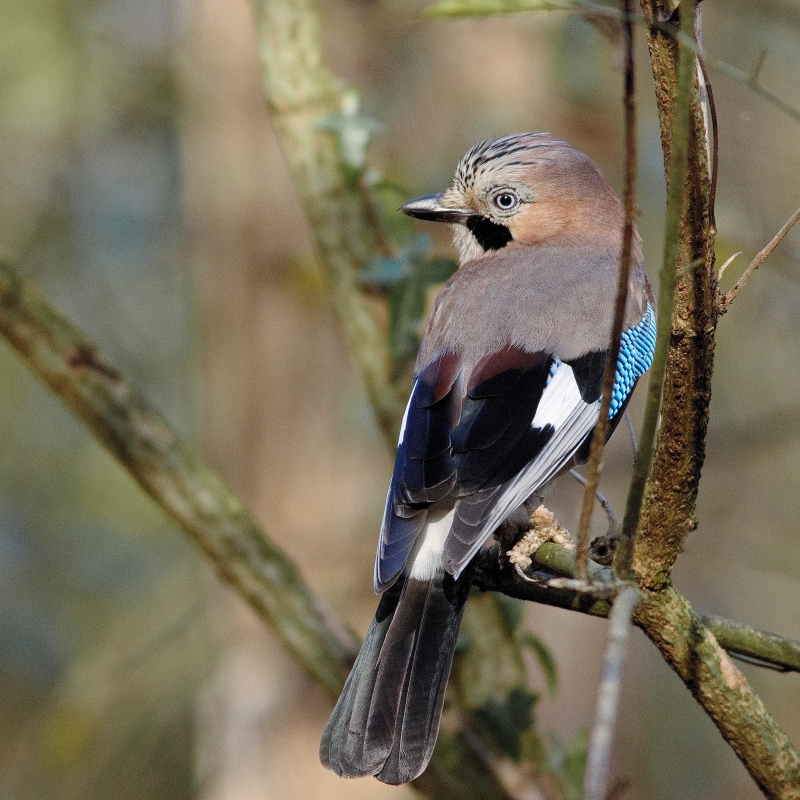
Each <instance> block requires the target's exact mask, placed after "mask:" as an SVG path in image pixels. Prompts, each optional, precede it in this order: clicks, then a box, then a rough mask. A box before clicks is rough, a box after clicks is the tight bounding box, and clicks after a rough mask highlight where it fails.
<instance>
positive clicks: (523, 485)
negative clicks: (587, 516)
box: [453, 363, 600, 578]
mask: <svg viewBox="0 0 800 800" xmlns="http://www.w3.org/2000/svg"><path fill="white" fill-rule="evenodd" d="M599 413H600V401H599V400H597V401H596V402H594V403H585V402H584V401H583V399H582V398H581V393H580V390H579V389H578V384H577V383H576V381H575V376H574V374H573V372H572V367H570V366H569V364H564V363H561V364H559V365H558V368H557V369H556V371H555V374H554V375H553V377H552V378H551V380H550V382H549V383H548V384H547V386H546V387H545V390H544V392H543V393H542V399H541V400H540V401H539V405H538V406H537V408H536V414H535V415H534V418H533V423H532V425H533V427H536V428H540V427H544V426H545V425H548V424H549V425H552V426H553V427H554V428H555V429H556V430H555V433H554V434H553V436H552V437H551V438H550V441H548V442H547V444H546V445H545V446H544V447H543V448H542V450H541V452H540V453H539V455H538V456H536V458H535V459H534V460H533V461H532V462H531V463H530V464H528V465H527V466H526V467H525V468H524V469H522V470H521V471H520V472H519V473H518V474H517V475H516V476H515V477H514V478H513V479H512V480H511V482H510V483H509V485H508V487H507V488H506V489H505V491H504V492H503V493H502V494H501V495H500V496H499V497H498V498H497V500H496V501H495V503H494V504H493V505H492V507H491V511H490V513H489V516H488V517H487V518H486V520H485V521H484V523H483V525H482V526H481V530H480V532H479V533H478V534H477V535H476V537H475V543H474V545H473V546H472V548H471V549H470V551H469V553H468V554H467V555H466V556H464V557H463V561H462V562H461V563H462V564H463V565H464V566H462V567H461V569H459V570H458V571H454V572H453V577H454V578H458V576H459V575H460V574H461V572H462V571H463V570H464V567H465V566H466V565H467V564H468V563H469V562H470V560H471V559H472V556H473V555H474V554H475V553H477V552H478V550H480V548H481V546H482V545H483V542H484V541H485V540H486V539H487V537H488V536H490V535H491V534H492V533H493V532H494V531H495V530H496V529H497V527H498V525H500V523H501V522H503V520H504V519H505V518H506V517H507V516H508V515H509V514H510V513H511V512H512V511H514V510H515V509H516V508H519V506H521V505H522V503H524V502H525V500H527V499H528V497H530V495H531V494H533V492H535V491H536V490H537V489H539V488H541V487H542V486H544V484H546V483H547V482H548V481H550V480H552V479H553V478H554V477H555V475H556V473H557V472H558V471H559V470H560V469H561V468H562V467H563V466H564V465H565V464H566V463H567V461H569V459H570V458H572V456H573V454H574V453H575V451H576V450H577V449H578V447H580V445H581V442H583V440H584V439H585V438H586V436H587V435H588V434H589V433H590V431H591V430H592V428H593V427H594V425H595V423H596V422H597V416H598V414H599Z"/></svg>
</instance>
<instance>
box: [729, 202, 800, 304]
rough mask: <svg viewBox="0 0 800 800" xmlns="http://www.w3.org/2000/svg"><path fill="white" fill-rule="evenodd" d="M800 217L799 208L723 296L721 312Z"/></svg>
mask: <svg viewBox="0 0 800 800" xmlns="http://www.w3.org/2000/svg"><path fill="white" fill-rule="evenodd" d="M799 219H800V208H798V209H797V211H795V212H794V214H792V216H791V217H789V219H788V220H787V222H786V223H785V224H784V226H783V227H782V228H781V229H780V230H779V231H778V232H777V233H776V234H775V236H774V237H773V239H772V241H771V242H770V243H769V244H768V245H767V246H766V247H765V248H764V249H763V250H761V251H760V252H759V253H758V255H757V256H756V257H755V258H754V259H753V260H752V261H751V262H750V266H748V267H747V269H746V270H745V271H744V272H743V273H742V277H741V278H739V280H738V281H736V283H735V284H734V285H733V288H732V289H731V290H730V291H729V292H728V293H727V294H726V295H725V296H724V297H722V299H721V300H720V305H719V311H720V314H724V313H725V312H726V311H727V310H728V306H729V305H730V304H731V303H732V302H733V299H734V298H735V297H736V295H737V294H739V292H741V291H742V289H743V288H744V285H745V284H746V283H747V281H749V280H750V278H752V277H753V273H754V272H755V271H756V270H757V269H758V268H759V267H760V266H761V265H762V264H763V263H764V262H765V261H766V260H767V256H769V254H770V253H771V252H772V251H773V250H774V249H775V248H776V247H777V246H778V245H779V244H780V243H781V241H782V240H783V238H784V237H785V236H786V234H787V233H789V231H790V230H791V229H792V227H793V226H794V224H795V223H796V222H797V220H799ZM725 266H727V262H726V264H724V265H723V269H724V267H725Z"/></svg>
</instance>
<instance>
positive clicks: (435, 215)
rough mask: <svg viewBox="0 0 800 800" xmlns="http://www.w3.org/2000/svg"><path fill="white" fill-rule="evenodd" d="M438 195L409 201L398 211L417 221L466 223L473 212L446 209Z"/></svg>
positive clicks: (441, 194) (442, 193)
mask: <svg viewBox="0 0 800 800" xmlns="http://www.w3.org/2000/svg"><path fill="white" fill-rule="evenodd" d="M443 195H444V192H440V193H439V194H429V195H427V196H425V197H418V198H417V199H416V200H409V201H408V202H407V203H404V204H403V205H402V206H400V208H398V209H397V210H398V211H402V212H403V213H404V214H408V216H409V217H416V218H417V219H427V220H430V221H432V222H460V223H462V224H464V223H466V221H467V219H469V217H471V216H472V215H473V214H474V212H473V211H470V210H467V209H464V208H448V207H447V206H443V205H442V196H443Z"/></svg>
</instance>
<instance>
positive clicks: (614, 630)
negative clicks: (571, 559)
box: [584, 584, 639, 800]
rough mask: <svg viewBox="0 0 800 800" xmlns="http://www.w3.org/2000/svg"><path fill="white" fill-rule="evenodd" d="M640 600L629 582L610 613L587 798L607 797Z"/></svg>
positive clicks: (588, 766)
mask: <svg viewBox="0 0 800 800" xmlns="http://www.w3.org/2000/svg"><path fill="white" fill-rule="evenodd" d="M638 603H639V590H638V589H637V588H636V586H635V585H634V584H627V585H626V586H624V587H623V588H622V589H621V590H620V592H619V594H618V595H617V597H616V599H615V600H614V605H613V607H612V608H611V613H610V614H609V619H608V640H607V643H606V653H605V659H604V665H603V677H602V680H601V681H600V687H599V688H598V690H597V711H596V713H595V722H594V725H593V726H592V731H591V734H590V736H589V751H588V758H587V761H586V777H585V781H584V792H585V800H606V798H607V797H608V773H609V767H610V764H611V744H612V742H613V741H614V726H615V725H616V721H617V708H618V707H619V693H620V686H621V684H622V668H623V666H624V663H625V654H626V653H627V650H628V632H629V631H630V625H631V618H632V616H633V612H634V610H635V609H636V606H637V605H638Z"/></svg>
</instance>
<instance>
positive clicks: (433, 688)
mask: <svg viewBox="0 0 800 800" xmlns="http://www.w3.org/2000/svg"><path fill="white" fill-rule="evenodd" d="M468 592H469V581H468V580H464V579H461V580H458V581H456V580H454V579H453V577H452V576H451V575H449V574H448V573H446V572H443V571H441V570H439V571H438V572H437V574H436V575H435V576H434V577H433V578H431V579H430V580H426V581H419V580H415V579H413V578H405V577H401V578H400V579H399V580H398V581H397V583H395V584H394V585H393V586H391V587H390V588H389V589H387V590H386V591H385V592H384V594H383V597H382V598H381V601H380V604H379V606H378V610H377V612H376V613H375V619H374V620H373V621H372V624H371V625H370V628H369V631H368V632H367V636H366V639H365V640H364V644H363V645H362V647H361V652H359V654H358V658H357V659H356V662H355V664H354V665H353V669H352V671H351V672H350V677H349V678H348V679H347V682H346V683H345V685H344V689H343V690H342V694H341V695H340V697H339V701H338V702H337V703H336V708H334V710H333V714H331V718H330V720H329V721H328V724H327V726H326V727H325V731H324V733H323V734H322V742H321V744H320V751H319V752H320V760H321V761H322V763H323V764H324V765H325V766H326V767H328V769H332V770H333V771H334V772H336V773H337V774H338V775H340V776H341V777H343V778H356V777H361V776H364V775H374V776H375V777H376V778H378V780H380V781H383V782H384V783H390V784H393V785H397V784H400V783H407V782H408V781H411V780H413V779H414V778H416V777H417V776H418V775H419V774H421V773H422V772H423V770H424V769H425V767H426V766H427V765H428V761H430V758H431V753H432V752H433V746H434V744H436V736H437V734H438V732H439V720H440V718H441V715H442V704H443V703H444V692H445V688H446V687H447V678H448V676H449V674H450V666H451V664H452V661H453V651H454V650H455V645H456V637H457V636H458V628H459V625H460V624H461V616H462V613H463V609H464V602H465V600H466V598H467V594H468Z"/></svg>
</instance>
